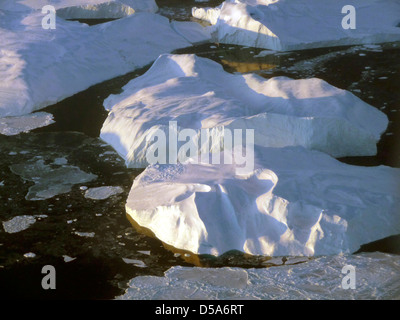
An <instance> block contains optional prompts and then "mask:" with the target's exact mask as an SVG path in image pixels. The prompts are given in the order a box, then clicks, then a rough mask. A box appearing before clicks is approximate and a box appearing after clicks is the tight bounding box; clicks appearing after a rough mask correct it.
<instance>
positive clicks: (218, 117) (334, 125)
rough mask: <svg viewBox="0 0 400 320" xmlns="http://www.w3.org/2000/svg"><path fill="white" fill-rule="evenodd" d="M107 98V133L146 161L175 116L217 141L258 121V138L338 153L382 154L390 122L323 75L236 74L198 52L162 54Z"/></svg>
mask: <svg viewBox="0 0 400 320" xmlns="http://www.w3.org/2000/svg"><path fill="white" fill-rule="evenodd" d="M104 106H105V108H106V109H107V110H109V111H110V112H109V115H108V117H107V119H106V121H105V122H104V124H103V127H102V129H101V133H100V137H101V139H103V140H104V141H106V142H107V143H109V144H110V145H111V146H113V147H114V149H115V150H116V151H117V152H118V153H119V154H120V155H121V156H122V158H123V159H125V161H126V164H127V166H128V167H139V168H140V167H146V166H147V165H148V164H149V162H148V161H147V157H146V154H147V151H148V150H149V148H150V147H151V146H152V144H153V142H152V141H153V138H155V133H156V131H157V130H158V129H160V130H163V131H164V132H165V134H166V135H167V136H168V131H169V123H170V121H176V123H177V127H178V130H180V129H182V128H190V129H193V130H196V132H197V134H198V136H199V135H200V131H201V129H210V132H211V133H210V140H211V141H212V144H213V143H214V142H215V141H217V142H219V139H220V135H221V134H220V130H219V129H221V128H224V129H229V130H232V131H233V130H235V129H243V130H244V129H254V143H255V144H256V145H260V146H265V147H285V146H303V147H306V148H309V149H315V150H319V151H323V152H326V153H328V154H330V155H332V156H334V157H342V156H356V155H358V156H361V155H374V154H376V143H377V141H379V139H380V135H381V134H382V133H383V132H384V131H385V130H386V127H387V124H388V119H387V116H386V115H385V114H384V113H382V112H381V111H379V110H378V109H376V108H374V107H372V106H370V105H369V104H367V103H365V102H363V101H362V100H360V99H359V98H358V97H356V96H355V95H353V94H352V93H350V92H349V91H346V90H341V89H338V88H336V87H333V86H331V85H330V84H328V83H327V82H325V81H323V80H321V79H317V78H313V79H302V80H292V79H290V78H286V77H275V78H272V79H269V80H266V79H264V78H262V77H260V76H258V75H256V74H245V75H238V74H230V73H227V72H225V71H224V70H223V68H222V66H221V65H219V64H218V63H216V62H214V61H212V60H209V59H205V58H200V57H197V56H195V55H169V54H164V55H162V56H160V57H159V58H158V59H157V60H156V61H155V62H154V64H153V65H152V67H151V68H150V69H149V70H148V71H147V72H146V73H145V74H144V75H142V76H140V77H137V78H135V79H133V80H131V81H130V82H129V83H128V84H127V85H126V86H124V87H123V92H122V93H121V94H118V95H110V96H109V97H108V98H107V99H106V100H105V101H104ZM197 138H198V137H197ZM194 139H196V137H194ZM167 142H168V137H167ZM179 144H180V145H182V144H183V142H178V145H179ZM213 148H214V149H213ZM216 148H217V149H216ZM168 149H169V147H168V146H166V150H165V152H167V153H168ZM211 149H213V150H212V152H219V151H220V150H218V147H213V146H212V147H211ZM169 156H171V155H169Z"/></svg>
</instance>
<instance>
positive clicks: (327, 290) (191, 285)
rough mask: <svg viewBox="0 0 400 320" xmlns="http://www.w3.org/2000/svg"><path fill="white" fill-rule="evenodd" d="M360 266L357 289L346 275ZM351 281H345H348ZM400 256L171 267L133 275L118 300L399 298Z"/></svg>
mask: <svg viewBox="0 0 400 320" xmlns="http://www.w3.org/2000/svg"><path fill="white" fill-rule="evenodd" d="M346 265H351V266H353V267H355V275H356V279H355V289H351V288H349V289H344V287H342V281H343V278H344V277H345V276H346V275H347V272H344V273H342V269H343V267H344V266H346ZM345 281H346V279H345ZM399 298H400V256H398V255H390V254H384V253H368V254H358V255H339V256H331V257H320V258H316V259H315V260H311V261H308V262H305V263H299V264H296V265H283V266H277V267H269V268H263V269H241V268H227V267H226V268H219V269H213V268H197V267H196V268H188V267H180V266H178V267H172V268H171V269H169V270H168V271H167V272H166V273H165V276H164V277H154V276H142V277H137V278H134V279H132V280H131V281H130V282H129V288H128V289H127V290H126V293H125V294H124V295H122V296H120V297H117V299H132V300H134V299H135V300H147V299H153V300H156V299H166V300H168V299H177V300H184V299H219V300H229V299H237V300H246V299H314V300H316V299H399Z"/></svg>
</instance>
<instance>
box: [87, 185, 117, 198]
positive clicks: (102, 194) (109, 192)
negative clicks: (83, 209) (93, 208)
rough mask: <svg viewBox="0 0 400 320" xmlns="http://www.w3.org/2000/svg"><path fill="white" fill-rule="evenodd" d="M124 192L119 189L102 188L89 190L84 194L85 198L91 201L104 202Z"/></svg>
mask: <svg viewBox="0 0 400 320" xmlns="http://www.w3.org/2000/svg"><path fill="white" fill-rule="evenodd" d="M122 192H124V190H123V189H122V188H121V187H113V186H104V187H97V188H89V189H87V190H86V192H85V198H87V199H92V200H104V199H107V198H109V197H112V196H115V195H117V194H120V193H122Z"/></svg>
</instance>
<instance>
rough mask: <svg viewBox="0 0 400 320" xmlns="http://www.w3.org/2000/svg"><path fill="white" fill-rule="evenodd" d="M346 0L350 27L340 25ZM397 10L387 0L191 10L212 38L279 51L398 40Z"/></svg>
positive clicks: (282, 1) (233, 3) (268, 2)
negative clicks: (351, 20) (351, 9)
mask: <svg viewBox="0 0 400 320" xmlns="http://www.w3.org/2000/svg"><path fill="white" fill-rule="evenodd" d="M346 5H352V6H353V7H354V8H355V21H356V25H355V27H356V28H355V29H344V28H343V27H342V20H343V18H345V17H346V14H348V11H347V10H345V11H344V12H345V13H342V8H343V7H345V6H346ZM398 12H400V3H399V2H398V1H392V0H356V1H351V2H349V1H347V0H326V1H320V0H227V1H225V2H223V3H222V5H220V6H219V7H217V8H193V9H192V15H193V16H194V17H195V18H198V19H201V20H206V21H208V22H210V23H211V24H212V26H211V31H212V32H213V35H214V38H215V39H214V40H215V41H216V42H220V43H228V44H238V45H244V46H251V47H259V48H266V49H271V50H278V51H287V50H301V49H310V48H318V47H333V46H342V45H355V44H367V43H382V42H390V41H399V40H400V28H398V27H396V26H397V25H398V23H399V21H400V20H399V15H398ZM346 19H347V18H346ZM346 19H345V20H346ZM346 21H347V20H346Z"/></svg>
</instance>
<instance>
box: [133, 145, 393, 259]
mask: <svg viewBox="0 0 400 320" xmlns="http://www.w3.org/2000/svg"><path fill="white" fill-rule="evenodd" d="M238 166H239V165H238V164H236V162H233V164H201V163H194V162H193V161H191V160H189V161H188V162H186V163H180V164H175V165H171V164H165V165H158V164H157V165H151V166H149V167H147V168H146V169H145V171H143V173H141V174H140V175H139V176H138V177H137V178H136V179H135V180H134V182H133V185H132V189H131V191H130V193H129V196H128V200H127V203H126V211H127V213H128V215H129V216H130V217H131V218H132V219H133V220H134V221H135V222H136V223H137V224H138V225H139V226H141V227H144V228H146V229H149V230H151V231H152V232H153V233H154V235H155V236H156V237H157V238H158V239H160V240H161V241H163V242H164V243H166V244H167V245H169V246H172V247H175V248H177V249H182V250H187V251H190V252H192V253H194V254H210V255H214V256H219V255H221V254H223V253H225V252H228V251H231V250H239V251H241V252H245V253H248V254H252V255H265V256H286V255H288V256H320V255H332V254H339V253H353V252H355V251H357V250H358V249H359V248H360V246H361V245H363V244H366V243H369V242H372V241H375V240H378V239H382V238H385V237H388V236H391V235H395V234H398V233H399V232H400V215H399V212H400V211H399V209H400V194H399V190H400V169H396V168H390V167H385V166H378V167H358V166H352V165H347V164H344V163H341V162H339V161H338V160H336V159H334V158H332V157H330V156H328V155H326V154H324V153H321V152H318V151H310V150H307V149H304V148H302V147H286V148H262V147H257V148H256V150H255V164H254V170H252V171H248V172H246V173H245V172H241V173H237V171H236V169H237V167H238ZM377 226H379V227H377Z"/></svg>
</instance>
